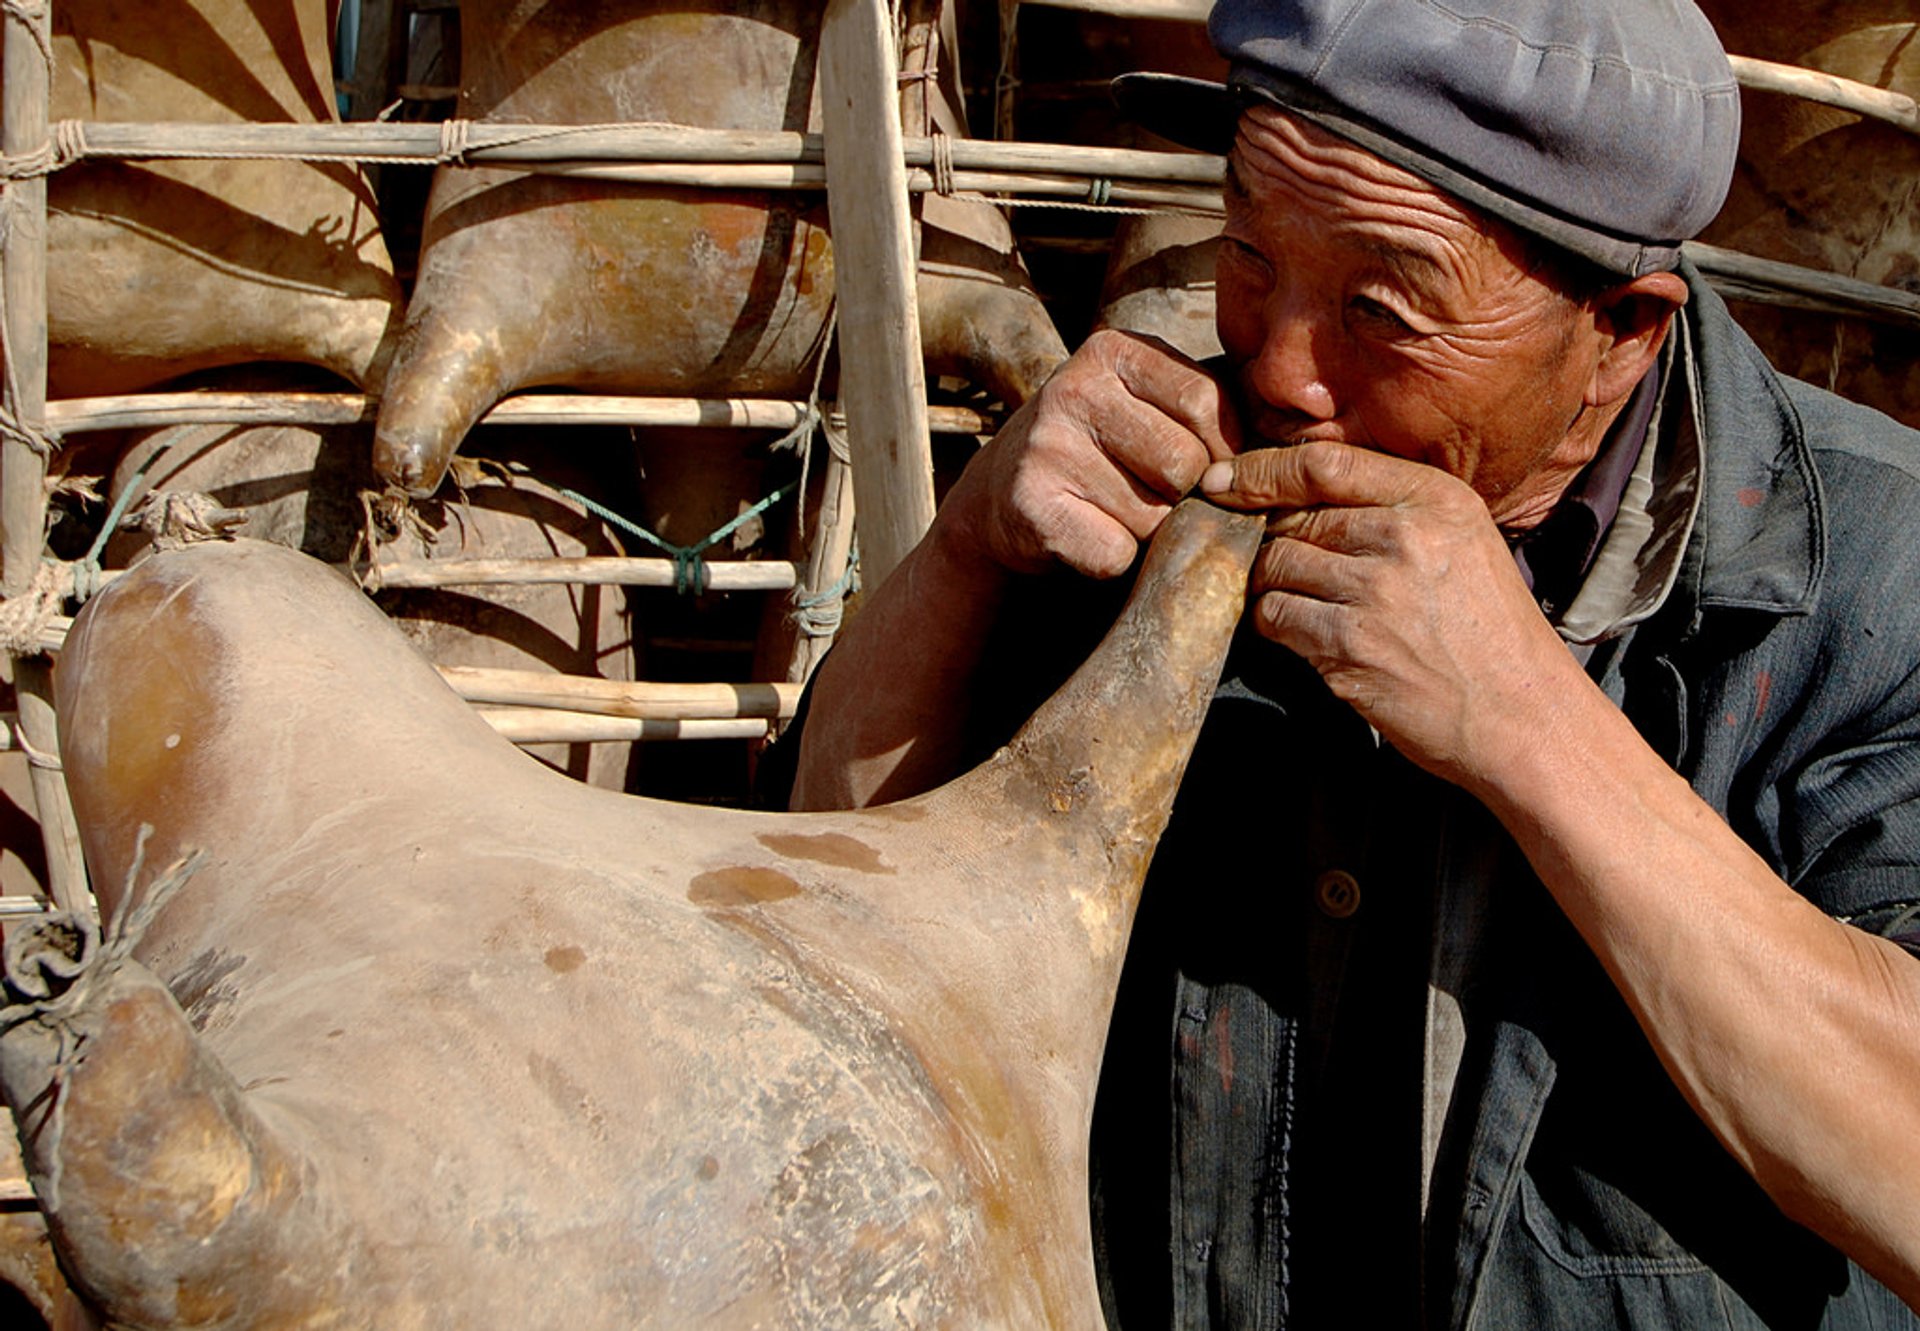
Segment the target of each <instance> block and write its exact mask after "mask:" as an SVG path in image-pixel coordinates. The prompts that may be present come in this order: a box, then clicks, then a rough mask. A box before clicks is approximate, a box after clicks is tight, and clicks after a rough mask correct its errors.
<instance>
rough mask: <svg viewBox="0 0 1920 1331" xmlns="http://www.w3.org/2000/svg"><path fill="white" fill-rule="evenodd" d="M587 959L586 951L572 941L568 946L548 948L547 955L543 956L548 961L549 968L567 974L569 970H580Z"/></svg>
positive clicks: (559, 973)
mask: <svg viewBox="0 0 1920 1331" xmlns="http://www.w3.org/2000/svg"><path fill="white" fill-rule="evenodd" d="M586 959H587V954H586V952H585V951H584V950H582V949H581V948H577V947H574V946H573V945H572V944H571V943H569V944H568V945H567V946H566V947H550V948H548V949H547V954H546V956H545V957H544V958H542V960H544V961H545V962H546V963H547V969H548V970H550V971H552V972H553V973H554V974H556V975H565V974H567V973H568V972H569V971H577V970H579V969H580V967H581V966H582V965H583V964H584V963H585V962H586Z"/></svg>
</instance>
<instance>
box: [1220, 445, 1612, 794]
mask: <svg viewBox="0 0 1920 1331" xmlns="http://www.w3.org/2000/svg"><path fill="white" fill-rule="evenodd" d="M1201 488H1202V489H1203V490H1204V491H1206V492H1207V494H1208V495H1209V497H1211V498H1212V499H1214V500H1215V501H1216V502H1218V503H1221V504H1223V505H1226V506H1227V507H1230V508H1245V509H1272V510H1275V515H1274V517H1273V518H1272V519H1271V520H1270V521H1269V528H1268V529H1269V540H1268V542H1267V544H1266V546H1265V547H1264V548H1263V549H1262V551H1261V553H1260V557H1259V559H1258V560H1257V561H1256V563H1255V565H1254V570H1253V576H1252V580H1251V584H1250V588H1249V596H1250V597H1251V598H1252V600H1253V615H1254V620H1255V623H1256V625H1257V626H1258V628H1259V629H1260V631H1261V632H1262V633H1263V634H1265V635H1266V636H1267V637H1270V638H1272V639H1274V640H1275V641H1277V642H1279V643H1282V644H1283V645H1285V646H1287V647H1289V648H1291V649H1292V650H1293V651H1295V652H1297V653H1299V654H1300V655H1301V656H1303V657H1305V658H1306V659H1307V660H1308V661H1309V662H1311V663H1312V665H1313V666H1314V668H1315V669H1316V670H1318V671H1319V672H1320V674H1321V675H1322V677H1323V678H1325V679H1326V681H1327V683H1328V685H1329V687H1331V688H1332V690H1333V692H1334V693H1335V694H1336V695H1337V696H1338V697H1340V698H1342V699H1344V700H1345V701H1346V702H1348V703H1350V704H1351V705H1352V706H1353V707H1354V708H1355V710H1357V711H1358V712H1359V713H1360V714H1361V715H1362V716H1363V717H1365V718H1366V719H1367V721H1368V722H1369V723H1370V724H1371V725H1372V726H1373V727H1374V728H1375V729H1376V730H1378V731H1379V732H1380V733H1381V734H1382V735H1383V736H1384V737H1385V738H1386V739H1388V740H1389V741H1390V742H1391V743H1393V744H1394V746H1395V747H1397V748H1399V749H1400V750H1401V751H1402V752H1403V753H1405V754H1406V755H1407V756H1408V757H1410V758H1412V759H1413V760H1414V761H1415V762H1417V763H1419V764H1420V765H1421V766H1423V767H1425V768H1427V769H1428V770H1429V771H1432V772H1434V773H1436V774H1437V775H1440V776H1442V777H1445V778H1446V779H1448V780H1451V781H1454V782H1456V783H1457V784H1461V785H1465V786H1467V787H1468V788H1469V789H1478V788H1480V787H1481V786H1482V785H1483V783H1484V782H1485V781H1486V780H1487V779H1488V778H1489V777H1490V776H1492V775H1493V774H1494V771H1493V769H1495V768H1497V767H1498V765H1499V764H1500V763H1501V761H1502V760H1503V757H1504V756H1506V755H1507V752H1508V751H1509V750H1511V749H1512V748H1513V747H1514V746H1515V745H1516V744H1526V743H1531V742H1533V741H1534V740H1537V739H1538V738H1539V735H1538V733H1537V731H1535V730H1533V729H1532V727H1534V726H1536V725H1542V724H1550V722H1549V720H1548V717H1549V716H1550V714H1551V711H1552V708H1551V703H1550V697H1551V693H1552V691H1553V689H1554V687H1555V685H1554V681H1555V680H1556V679H1564V680H1565V682H1566V683H1569V684H1571V683H1574V682H1575V681H1576V680H1578V679H1579V677H1580V671H1579V667H1578V666H1577V664H1575V662H1574V661H1573V659H1572V656H1571V654H1570V653H1569V652H1568V651H1567V649H1566V646H1565V644H1564V643H1562V642H1561V641H1560V639H1559V636H1558V635H1557V634H1555V633H1554V632H1553V630H1552V628H1551V627H1550V626H1549V625H1548V624H1547V621H1546V619H1545V618H1544V617H1543V616H1542V615H1541V614H1540V611H1539V609H1538V608H1537V607H1536V605H1535V604H1534V600H1533V597H1532V595H1531V594H1530V593H1529V592H1528V590H1527V587H1526V583H1525V582H1524V581H1523V580H1522V579H1521V577H1520V573H1519V570H1518V569H1517V568H1516V566H1515V564H1514V561H1513V556H1512V554H1511V553H1510V552H1509V551H1508V549H1507V545H1506V542H1505V540H1504V539H1503V538H1502V537H1501V535H1500V532H1499V530H1498V528H1496V527H1495V526H1494V523H1493V519H1492V518H1491V516H1490V515H1489V514H1488V512H1487V507H1486V505H1485V503H1483V502H1482V501H1481V499H1480V497H1479V496H1478V495H1476V494H1475V493H1474V492H1473V491H1472V490H1471V489H1469V488H1468V487H1467V486H1466V485H1465V484H1463V483H1462V482H1460V481H1458V480H1456V479H1455V478H1453V477H1452V476H1449V475H1447V474H1446V473H1445V472H1443V471H1440V470H1438V469H1437V468H1434V467H1430V466H1426V465H1424V464H1421V463H1417V462H1409V461H1407V460H1405V459H1402V458H1396V457H1391V456H1389V455H1387V454H1384V453H1377V452H1373V451H1371V450H1367V449H1361V448H1355V447H1352V446H1349V445H1346V444H1337V443H1307V444H1298V445H1294V446H1290V447H1283V448H1270V449H1258V450H1255V451H1253V452H1250V453H1246V454H1243V455H1242V456H1240V457H1239V458H1237V459H1235V460H1233V461H1232V462H1230V463H1225V464H1220V465H1216V466H1214V467H1211V468H1209V470H1208V471H1207V473H1206V475H1205V477H1204V478H1203V480H1202V483H1201ZM1543 705H1544V706H1543Z"/></svg>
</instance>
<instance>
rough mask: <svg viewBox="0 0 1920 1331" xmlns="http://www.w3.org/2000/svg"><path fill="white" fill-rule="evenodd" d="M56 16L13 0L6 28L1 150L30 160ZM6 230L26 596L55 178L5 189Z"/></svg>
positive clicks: (11, 510)
mask: <svg viewBox="0 0 1920 1331" xmlns="http://www.w3.org/2000/svg"><path fill="white" fill-rule="evenodd" d="M50 31H51V23H50V20H49V18H48V15H47V12H46V11H45V9H39V10H33V9H29V8H27V7H25V6H22V7H20V8H17V9H16V8H15V7H13V6H11V5H10V6H8V7H7V8H6V16H5V19H4V24H3V25H0V36H3V39H4V50H3V51H0V68H3V70H4V79H5V90H6V103H5V107H4V111H3V112H0V152H4V153H5V154H6V155H7V156H8V157H10V158H15V159H22V160H24V159H26V158H28V157H30V156H31V155H32V154H34V153H36V152H39V151H41V150H43V149H44V148H45V147H46V145H47V133H48V126H47V97H48V85H49V76H50V75H51V73H52V71H51V70H50V69H49V67H48V57H47V50H48V49H49V47H48V45H47V43H49V42H50V41H51V35H50ZM0 226H4V231H0V235H4V237H5V248H4V251H0V261H3V262H4V269H5V272H4V286H3V287H0V299H3V300H4V303H5V309H4V311H0V316H3V317H4V320H5V327H4V336H5V347H4V350H5V359H6V364H5V366H4V370H5V374H4V382H3V384H0V388H3V390H4V395H5V406H6V411H7V413H8V415H9V416H10V417H11V418H12V421H13V422H14V424H15V425H16V427H17V429H16V430H15V431H11V432H9V433H8V434H7V436H6V438H5V439H4V440H3V441H0V592H4V594H5V595H6V596H9V597H13V596H18V595H20V594H22V593H23V592H25V591H26V590H27V589H28V588H29V587H31V586H32V585H33V580H34V575H35V573H36V572H37V571H38V569H39V567H40V555H41V551H42V549H43V547H44V545H45V543H46V522H47V494H46V478H47V457H46V454H45V453H44V452H43V451H41V450H40V449H38V448H36V447H35V446H34V443H33V441H32V440H30V439H29V438H27V437H24V435H23V433H21V432H33V431H38V430H40V429H42V428H43V425H44V418H45V414H46V401H47V182H46V178H45V177H44V176H26V177H23V178H21V179H17V180H10V181H7V182H6V183H5V186H4V192H0Z"/></svg>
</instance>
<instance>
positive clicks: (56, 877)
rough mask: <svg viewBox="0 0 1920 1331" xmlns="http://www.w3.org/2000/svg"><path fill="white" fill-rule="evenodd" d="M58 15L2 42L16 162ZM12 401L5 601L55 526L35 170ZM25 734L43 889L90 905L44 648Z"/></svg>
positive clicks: (1, 526) (29, 694)
mask: <svg viewBox="0 0 1920 1331" xmlns="http://www.w3.org/2000/svg"><path fill="white" fill-rule="evenodd" d="M52 26H53V25H52V20H51V17H50V15H49V13H48V10H47V6H46V5H45V4H44V3H41V4H21V5H8V6H7V8H6V19H5V36H4V44H3V47H0V78H3V79H4V85H5V89H6V104H5V107H4V111H0V121H4V124H0V152H4V153H5V154H6V156H7V157H9V158H11V159H13V160H15V161H19V160H21V159H24V158H26V157H29V156H31V155H32V154H34V153H38V152H41V151H43V150H44V149H45V148H46V147H47V142H48V125H49V114H48V97H49V95H50V93H51V83H52V75H53V68H52V49H53V48H52V41H53V36H52ZM4 208H5V218H4V221H5V235H6V244H5V248H4V250H3V251H0V264H4V266H5V275H4V279H3V280H0V299H4V302H5V306H6V308H5V310H4V312H3V314H0V317H4V320H5V337H6V345H5V352H6V354H5V357H4V359H5V361H6V364H5V367H4V368H5V399H6V407H7V411H8V413H9V415H10V416H11V418H12V421H13V424H14V426H15V430H14V431H13V432H10V433H9V434H8V436H7V438H6V439H5V441H4V442H3V443H0V593H4V594H5V595H6V596H7V597H8V598H9V599H11V598H13V597H16V596H21V595H24V594H26V593H27V592H28V590H29V589H30V588H31V587H32V586H33V584H34V578H35V575H36V574H37V573H38V572H39V568H40V560H41V556H42V554H43V552H44V549H45V545H46V531H47V488H46V482H47V453H48V451H49V450H50V448H51V443H50V442H49V441H48V438H47V434H46V414H47V410H46V409H47V180H46V177H45V176H28V177H25V178H22V179H17V180H10V181H8V182H7V183H6V189H5V200H4ZM13 686H14V695H15V698H16V700H17V703H18V706H19V709H20V715H19V721H18V730H19V735H20V737H21V739H22V740H23V741H24V747H25V748H26V751H27V755H28V762H29V768H28V770H29V773H30V775H29V778H28V779H29V782H30V784H31V787H32V790H33V803H34V812H35V815H36V816H37V817H38V818H39V821H40V838H41V841H42V842H43V843H44V845H45V847H46V855H47V893H48V895H49V896H50V897H52V899H53V901H54V904H55V905H57V906H59V907H60V909H62V910H72V911H91V909H92V902H91V899H90V894H89V892H88V890H87V871H86V864H85V860H84V858H83V857H82V855H81V851H80V831H79V828H78V826H77V825H76V824H75V822H74V819H73V806H72V804H71V802H70V801H69V800H68V798H67V786H66V781H65V780H64V779H63V777H62V776H61V773H60V769H59V758H58V754H59V752H60V738H59V727H58V725H57V723H56V721H55V719H54V712H53V671H52V668H51V666H50V665H49V664H48V662H47V659H46V658H45V657H44V656H41V655H38V654H35V655H32V656H23V657H20V658H19V659H17V660H16V661H14V663H13Z"/></svg>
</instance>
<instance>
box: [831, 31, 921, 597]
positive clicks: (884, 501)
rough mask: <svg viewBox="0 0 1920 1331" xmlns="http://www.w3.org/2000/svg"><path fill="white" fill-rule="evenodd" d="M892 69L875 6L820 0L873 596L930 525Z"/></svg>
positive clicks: (847, 404)
mask: <svg viewBox="0 0 1920 1331" xmlns="http://www.w3.org/2000/svg"><path fill="white" fill-rule="evenodd" d="M898 70H899V63H898V60H897V58H896V56H895V53H894V48H893V21H892V18H891V17H890V16H889V14H888V12H887V8H886V5H885V3H884V0H827V6H826V15H825V17H824V18H823V19H822V21H821V28H820V101H821V107H822V124H823V126H824V133H823V135H822V142H823V144H824V147H825V155H826V167H827V182H828V188H827V216H828V222H829V224H830V225H831V227H832V228H833V253H834V264H833V267H834V281H835V284H836V288H837V291H836V302H837V305H838V308H839V311H840V324H839V330H840V331H839V339H840V402H841V407H842V409H843V410H845V412H846V413H847V439H848V444H849V447H850V448H851V449H852V452H853V486H854V493H855V495H856V498H857V502H858V506H859V510H860V523H861V544H862V547H863V552H864V561H865V564H866V568H867V576H868V579H869V581H870V583H871V585H873V586H878V585H879V584H880V583H881V582H882V581H884V580H885V578H886V576H887V574H888V573H890V572H892V571H893V569H894V567H895V566H896V565H897V564H899V562H900V561H901V560H902V559H904V558H905V557H906V554H907V551H909V550H911V549H912V548H913V547H914V546H915V545H916V544H917V543H918V542H919V540H920V537H921V534H922V533H923V532H925V531H926V529H927V527H928V525H929V524H931V523H932V521H933V454H932V448H931V445H930V443H929V441H928V437H927V415H926V402H927V389H926V371H925V369H924V367H923V365H922V361H921V356H920V312H919V307H918V303H917V302H918V296H917V293H916V290H915V283H914V267H915V265H914V254H913V218H912V213H911V211H910V209H909V207H908V203H907V181H906V166H905V163H904V160H903V159H902V156H901V145H900V99H899V91H898V83H897V81H896V80H897V74H898Z"/></svg>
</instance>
